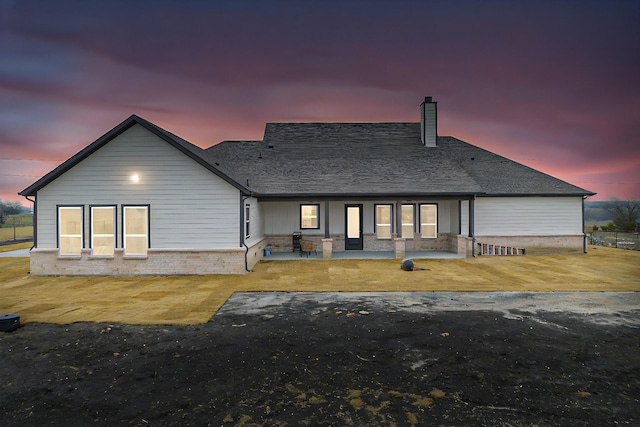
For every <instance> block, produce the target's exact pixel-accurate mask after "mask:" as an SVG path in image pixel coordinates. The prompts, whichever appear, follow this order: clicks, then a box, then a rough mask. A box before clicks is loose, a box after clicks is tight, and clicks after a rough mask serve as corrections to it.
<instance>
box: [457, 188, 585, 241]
mask: <svg viewBox="0 0 640 427" xmlns="http://www.w3.org/2000/svg"><path fill="white" fill-rule="evenodd" d="M463 212H464V210H463ZM581 233H582V198H581V197H479V198H477V199H476V202H475V234H476V236H542V235H545V236H550V235H576V234H581Z"/></svg>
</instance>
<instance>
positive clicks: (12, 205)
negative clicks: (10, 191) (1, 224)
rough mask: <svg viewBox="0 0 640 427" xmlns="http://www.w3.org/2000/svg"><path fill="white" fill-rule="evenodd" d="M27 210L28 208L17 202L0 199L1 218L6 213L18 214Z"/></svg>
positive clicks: (6, 214)
mask: <svg viewBox="0 0 640 427" xmlns="http://www.w3.org/2000/svg"><path fill="white" fill-rule="evenodd" d="M27 211H28V209H27V208H26V207H24V206H22V204H20V203H19V202H9V201H7V202H5V201H3V200H2V199H0V217H2V218H3V219H4V217H6V216H8V215H18V214H21V213H24V212H27Z"/></svg>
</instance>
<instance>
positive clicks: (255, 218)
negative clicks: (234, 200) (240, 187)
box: [244, 197, 264, 246]
mask: <svg viewBox="0 0 640 427" xmlns="http://www.w3.org/2000/svg"><path fill="white" fill-rule="evenodd" d="M244 203H245V205H246V204H249V205H250V206H251V211H250V212H251V225H250V226H251V229H250V230H249V231H250V233H251V236H250V237H249V238H248V239H246V241H245V243H246V244H247V245H248V246H251V244H253V243H255V242H257V241H258V240H260V239H262V238H263V237H264V219H263V217H262V203H258V199H256V198H255V197H250V198H248V199H247V200H245V202H244Z"/></svg>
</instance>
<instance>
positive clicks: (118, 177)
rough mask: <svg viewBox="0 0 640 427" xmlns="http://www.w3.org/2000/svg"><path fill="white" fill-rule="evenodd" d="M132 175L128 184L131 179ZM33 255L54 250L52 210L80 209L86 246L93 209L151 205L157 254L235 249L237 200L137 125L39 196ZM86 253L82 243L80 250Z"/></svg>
mask: <svg viewBox="0 0 640 427" xmlns="http://www.w3.org/2000/svg"><path fill="white" fill-rule="evenodd" d="M134 174H138V176H139V178H140V181H139V182H137V183H134V182H132V181H131V176H132V175H134ZM37 203H38V243H37V246H38V247H39V248H55V247H56V205H63V204H72V205H85V206H86V208H85V218H84V221H85V230H87V232H86V233H85V242H88V241H89V235H88V230H90V228H89V214H88V212H89V209H88V206H89V205H92V204H110V205H118V208H117V235H116V239H117V247H122V235H121V233H122V208H121V205H123V204H128V205H136V204H140V205H147V204H148V205H150V214H151V228H150V233H151V247H152V248H155V249H172V248H176V249H187V248H188V249H197V248H211V249H214V248H237V247H239V244H240V241H239V236H240V228H239V227H240V223H239V210H240V194H239V191H238V189H236V188H234V187H233V186H232V185H230V184H229V183H227V182H225V181H224V180H222V179H220V178H218V177H217V176H215V175H214V174H213V173H211V172H210V171H208V170H207V169H205V168H204V167H203V166H201V165H199V164H198V163H196V162H195V161H194V160H192V159H190V158H189V157H187V156H186V155H184V154H183V153H181V152H180V151H178V150H177V149H176V148H174V147H172V146H171V145H169V144H168V143H167V142H165V141H163V140H161V139H160V138H158V137H157V136H155V135H154V134H152V133H151V132H149V131H147V130H146V129H144V128H143V127H142V126H139V125H135V126H133V127H131V128H130V129H128V130H127V131H125V132H124V133H122V134H121V135H119V136H118V137H116V138H115V139H113V140H112V141H110V142H109V143H107V144H106V145H105V146H103V147H102V148H100V149H99V150H98V151H96V152H95V153H93V154H92V155H91V156H89V157H88V158H86V159H85V160H83V161H82V162H80V163H79V164H78V165H76V166H75V167H73V168H72V169H71V170H69V171H67V172H66V173H65V174H63V175H62V176H60V177H58V178H57V179H56V180H55V181H53V182H52V183H50V184H49V185H47V186H46V187H45V188H43V189H42V190H40V191H38V195H37ZM85 246H88V243H85Z"/></svg>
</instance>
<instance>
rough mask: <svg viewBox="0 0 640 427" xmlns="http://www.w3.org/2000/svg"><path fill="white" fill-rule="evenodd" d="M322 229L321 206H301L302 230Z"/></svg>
mask: <svg viewBox="0 0 640 427" xmlns="http://www.w3.org/2000/svg"><path fill="white" fill-rule="evenodd" d="M319 228H320V205H300V229H301V230H304V229H316V230H317V229H319Z"/></svg>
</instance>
